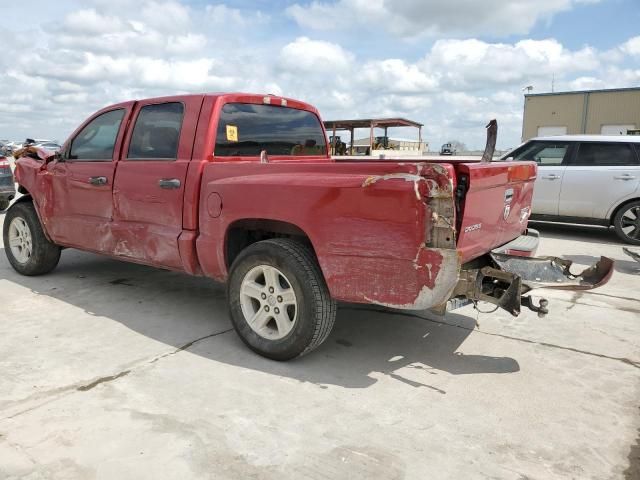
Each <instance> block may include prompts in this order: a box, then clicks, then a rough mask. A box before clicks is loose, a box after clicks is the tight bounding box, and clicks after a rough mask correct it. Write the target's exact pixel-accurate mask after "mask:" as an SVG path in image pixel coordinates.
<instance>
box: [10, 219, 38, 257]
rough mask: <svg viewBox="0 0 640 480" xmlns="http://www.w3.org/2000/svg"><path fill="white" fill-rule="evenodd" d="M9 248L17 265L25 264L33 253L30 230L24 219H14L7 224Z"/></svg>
mask: <svg viewBox="0 0 640 480" xmlns="http://www.w3.org/2000/svg"><path fill="white" fill-rule="evenodd" d="M9 248H10V249H11V253H12V254H13V257H14V258H15V259H16V260H17V261H18V262H19V263H27V262H28V261H29V259H30V258H31V254H32V253H33V240H32V238H31V229H30V228H29V225H27V222H26V221H25V220H24V218H21V217H16V218H14V219H13V220H12V221H11V223H10V224H9Z"/></svg>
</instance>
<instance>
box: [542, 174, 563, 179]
mask: <svg viewBox="0 0 640 480" xmlns="http://www.w3.org/2000/svg"><path fill="white" fill-rule="evenodd" d="M542 178H544V179H545V180H558V179H559V178H560V175H556V174H555V173H552V174H551V175H544V176H543V177H542Z"/></svg>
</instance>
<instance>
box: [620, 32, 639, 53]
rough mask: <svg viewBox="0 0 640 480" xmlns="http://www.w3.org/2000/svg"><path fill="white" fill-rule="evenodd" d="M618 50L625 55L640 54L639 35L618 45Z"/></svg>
mask: <svg viewBox="0 0 640 480" xmlns="http://www.w3.org/2000/svg"><path fill="white" fill-rule="evenodd" d="M620 50H622V52H624V53H625V54H627V55H632V56H640V36H637V37H633V38H630V39H629V40H627V41H626V42H624V43H623V44H622V45H621V46H620Z"/></svg>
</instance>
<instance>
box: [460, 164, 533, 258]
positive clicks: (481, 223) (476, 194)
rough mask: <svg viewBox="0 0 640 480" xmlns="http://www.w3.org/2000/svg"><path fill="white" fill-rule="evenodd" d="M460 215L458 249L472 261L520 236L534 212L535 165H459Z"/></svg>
mask: <svg viewBox="0 0 640 480" xmlns="http://www.w3.org/2000/svg"><path fill="white" fill-rule="evenodd" d="M456 172H457V174H458V186H459V189H460V188H461V187H460V185H464V184H465V178H464V177H466V193H464V192H462V191H459V192H458V193H459V195H460V197H459V198H460V210H459V211H460V213H461V217H462V220H461V222H459V225H460V228H459V230H458V232H459V233H458V244H457V247H458V250H459V251H460V253H461V254H462V261H463V262H468V261H469V260H472V259H474V258H476V257H479V256H481V255H484V254H485V253H487V252H489V251H491V250H492V249H494V248H495V247H499V246H501V245H504V244H505V243H507V242H509V241H511V240H513V239H514V238H516V237H518V236H519V235H520V234H522V232H523V231H524V230H525V229H526V227H527V221H528V219H529V215H530V213H531V200H532V198H533V184H534V181H535V178H536V164H535V163H534V162H492V163H464V164H459V165H456Z"/></svg>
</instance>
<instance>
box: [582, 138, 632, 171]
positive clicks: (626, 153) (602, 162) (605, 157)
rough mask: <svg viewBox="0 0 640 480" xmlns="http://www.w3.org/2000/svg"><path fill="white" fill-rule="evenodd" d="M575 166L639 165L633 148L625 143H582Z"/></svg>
mask: <svg viewBox="0 0 640 480" xmlns="http://www.w3.org/2000/svg"><path fill="white" fill-rule="evenodd" d="M572 164H573V165H579V166H586V167H598V166H629V165H638V160H637V158H636V154H635V152H634V151H633V148H632V147H631V145H629V144H628V143H623V142H610V143H604V142H593V143H581V144H580V147H579V148H578V155H577V156H576V158H575V160H574V162H572Z"/></svg>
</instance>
